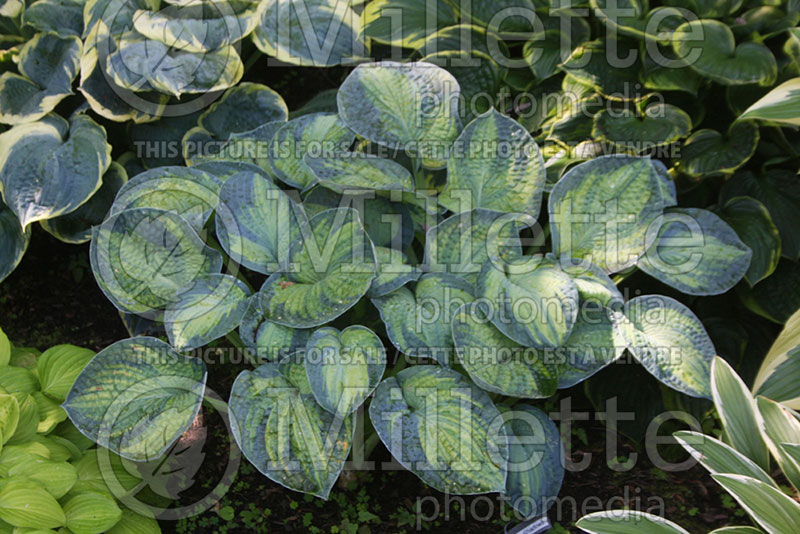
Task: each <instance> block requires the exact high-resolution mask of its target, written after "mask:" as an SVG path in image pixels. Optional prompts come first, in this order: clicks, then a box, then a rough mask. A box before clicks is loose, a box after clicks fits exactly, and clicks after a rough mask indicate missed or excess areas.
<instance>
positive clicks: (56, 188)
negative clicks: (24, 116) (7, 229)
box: [0, 114, 111, 228]
mask: <svg viewBox="0 0 800 534" xmlns="http://www.w3.org/2000/svg"><path fill="white" fill-rule="evenodd" d="M65 137H66V138H65ZM110 164H111V145H109V144H108V143H107V142H106V132H105V130H104V129H103V128H102V127H101V126H99V125H98V124H97V123H95V122H94V121H93V120H92V119H90V118H89V117H88V116H87V115H83V114H79V115H76V116H75V117H74V118H73V119H72V122H71V123H70V127H69V134H68V135H67V136H64V135H62V132H60V131H59V129H58V128H56V127H55V126H54V125H53V124H52V123H51V122H49V121H46V120H43V121H39V122H35V123H31V124H21V125H19V126H16V127H14V128H12V129H10V130H8V131H7V132H5V133H3V134H0V183H2V189H3V199H4V200H5V203H6V205H7V206H8V207H9V208H11V210H12V211H13V212H14V213H15V214H16V215H17V217H18V218H19V220H20V222H21V223H22V226H23V228H24V227H27V226H28V225H29V224H30V223H32V222H34V221H40V220H43V219H50V218H52V217H56V216H58V215H63V214H65V213H69V212H71V211H75V210H76V209H77V208H78V207H79V206H80V205H81V204H83V203H84V202H86V201H87V200H88V199H89V197H91V196H92V194H94V192H95V191H97V190H98V189H99V188H100V185H101V183H102V181H101V177H102V175H103V173H104V172H105V171H106V169H107V168H108V166H109V165H110Z"/></svg>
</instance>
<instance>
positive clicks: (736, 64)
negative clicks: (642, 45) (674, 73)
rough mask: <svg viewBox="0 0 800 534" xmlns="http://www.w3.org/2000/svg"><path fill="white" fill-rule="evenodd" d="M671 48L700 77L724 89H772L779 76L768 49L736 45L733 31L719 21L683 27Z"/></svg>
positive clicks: (750, 43) (695, 21)
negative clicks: (756, 85)
mask: <svg viewBox="0 0 800 534" xmlns="http://www.w3.org/2000/svg"><path fill="white" fill-rule="evenodd" d="M672 47H673V48H674V49H675V53H676V54H677V55H678V57H681V58H687V63H688V64H689V66H690V67H691V68H692V69H694V70H695V71H696V72H697V73H699V74H701V75H703V76H704V77H706V78H709V79H711V80H713V81H715V82H717V83H720V84H722V85H744V84H748V83H759V84H761V85H771V84H773V83H775V79H776V78H777V76H778V65H777V63H776V62H775V56H773V55H772V52H770V50H769V48H767V47H766V46H764V45H763V44H761V43H756V42H752V41H750V42H746V43H740V44H739V45H737V44H736V41H735V40H734V37H733V32H732V31H731V29H730V28H729V27H728V26H727V25H725V24H724V23H722V22H720V21H717V20H710V19H704V20H692V21H690V22H685V23H683V24H681V25H680V26H679V27H678V28H677V29H676V30H675V32H674V33H673V34H672ZM690 54H691V56H690ZM690 57H691V59H692V60H689V58H690Z"/></svg>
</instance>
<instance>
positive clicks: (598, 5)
mask: <svg viewBox="0 0 800 534" xmlns="http://www.w3.org/2000/svg"><path fill="white" fill-rule="evenodd" d="M591 5H592V8H593V9H594V13H595V15H596V16H597V18H598V19H600V20H601V21H602V22H603V24H605V25H606V26H607V27H608V28H609V29H613V30H616V31H619V33H620V34H622V35H629V36H631V37H636V38H637V39H647V40H651V41H665V40H669V38H670V36H671V35H672V32H673V31H674V30H675V28H677V27H678V26H680V24H681V23H682V22H684V21H685V20H686V16H685V15H684V14H683V13H682V12H681V11H679V10H678V9H675V8H673V7H657V8H655V9H650V5H649V2H648V1H647V0H644V1H640V0H610V1H609V0H592V1H591Z"/></svg>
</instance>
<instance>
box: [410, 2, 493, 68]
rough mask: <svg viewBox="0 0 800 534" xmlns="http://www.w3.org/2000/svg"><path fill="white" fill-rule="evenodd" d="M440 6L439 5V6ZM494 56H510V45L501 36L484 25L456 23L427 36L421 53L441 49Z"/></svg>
mask: <svg viewBox="0 0 800 534" xmlns="http://www.w3.org/2000/svg"><path fill="white" fill-rule="evenodd" d="M437 7H438V6H437ZM468 50H471V51H473V52H477V53H479V54H485V55H486V56H489V57H492V56H493V55H494V54H497V53H498V52H499V53H500V54H502V55H503V56H505V57H509V53H508V45H506V43H505V41H503V40H501V39H500V37H499V36H498V35H497V34H495V33H493V32H490V31H487V30H486V28H484V27H483V26H479V25H475V24H454V25H452V26H447V27H446V28H442V29H440V30H438V31H436V32H435V33H431V34H429V35H428V36H427V37H426V38H425V43H424V45H423V46H422V47H421V48H420V49H419V51H418V52H419V53H420V54H424V55H427V54H435V53H437V52H440V51H459V52H460V51H468Z"/></svg>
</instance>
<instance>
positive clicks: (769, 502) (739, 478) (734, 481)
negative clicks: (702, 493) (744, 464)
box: [711, 474, 800, 534]
mask: <svg viewBox="0 0 800 534" xmlns="http://www.w3.org/2000/svg"><path fill="white" fill-rule="evenodd" d="M711 477H712V478H713V479H714V480H716V481H717V483H718V484H719V485H720V486H722V487H723V488H725V489H726V490H727V491H728V493H730V494H731V495H733V498H734V499H736V501H737V502H738V503H739V505H740V506H741V507H742V508H744V509H745V510H746V511H747V513H748V514H749V515H750V517H752V518H753V520H754V521H755V522H756V523H757V524H758V525H759V526H760V527H761V528H763V529H764V530H765V531H766V532H767V533H768V534H792V532H794V531H795V529H796V528H797V525H800V505H798V504H797V501H795V500H794V499H792V498H791V497H789V496H788V495H786V494H785V493H783V492H782V491H781V490H779V489H777V488H774V487H772V486H770V485H768V484H765V483H763V482H761V481H760V480H756V479H754V478H750V477H747V476H744V475H723V474H717V475H711Z"/></svg>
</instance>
